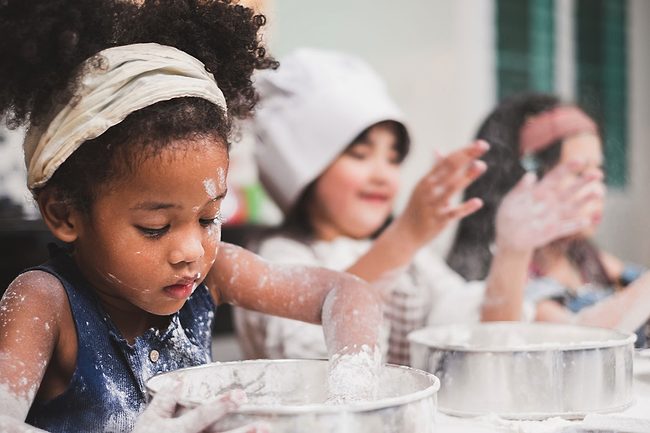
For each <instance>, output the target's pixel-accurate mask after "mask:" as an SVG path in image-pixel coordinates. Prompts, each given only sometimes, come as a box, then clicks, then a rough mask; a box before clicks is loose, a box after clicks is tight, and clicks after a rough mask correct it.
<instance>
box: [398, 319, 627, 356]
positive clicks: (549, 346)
mask: <svg viewBox="0 0 650 433" xmlns="http://www.w3.org/2000/svg"><path fill="white" fill-rule="evenodd" d="M503 327H512V328H515V327H519V328H567V329H568V328H570V329H584V330H588V331H587V332H590V331H594V330H598V331H606V332H608V333H610V335H611V337H610V338H608V339H606V340H585V341H581V342H576V343H531V344H519V345H512V346H507V345H505V346H492V347H491V346H479V347H476V346H471V345H464V344H453V343H440V344H432V343H431V340H430V339H427V338H425V335H429V334H430V333H431V332H432V331H435V330H443V329H445V328H446V329H454V328H466V329H467V330H472V329H476V328H503ZM407 338H408V341H409V343H411V344H414V343H415V344H418V345H421V346H425V347H428V348H431V349H438V350H452V351H458V352H480V353H503V352H545V351H553V350H556V351H562V352H566V351H572V350H585V349H605V348H610V347H619V346H626V345H633V344H634V342H635V341H636V338H637V337H636V334H633V333H627V332H622V331H618V330H615V329H610V328H603V327H597V326H585V325H573V324H565V323H547V322H544V323H540V322H533V323H530V322H523V323H522V322H497V321H495V322H479V323H472V324H460V323H455V324H447V325H432V326H427V327H424V328H421V329H417V330H415V331H412V332H410V333H409V334H408V337H407Z"/></svg>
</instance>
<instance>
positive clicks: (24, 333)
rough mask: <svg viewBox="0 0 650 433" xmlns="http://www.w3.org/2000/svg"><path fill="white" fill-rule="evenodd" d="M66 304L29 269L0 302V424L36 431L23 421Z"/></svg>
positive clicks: (56, 285)
mask: <svg viewBox="0 0 650 433" xmlns="http://www.w3.org/2000/svg"><path fill="white" fill-rule="evenodd" d="M66 305H67V298H66V295H65V292H64V289H63V287H62V286H61V283H60V282H59V281H58V280H57V279H56V278H55V277H54V276H52V275H50V274H48V273H45V272H41V271H31V272H27V273H25V274H22V275H20V276H18V278H16V279H15V280H14V281H13V282H12V283H11V285H10V286H9V287H8V288H7V291H6V292H5V294H4V296H3V297H2V301H0V401H1V402H2V405H0V426H11V427H10V430H4V429H3V430H2V431H15V432H35V431H40V430H38V429H35V428H34V427H31V426H29V425H27V424H25V423H24V420H25V418H26V416H27V412H28V411H29V408H30V406H31V404H32V402H33V401H34V397H35V396H36V392H37V391H38V390H39V387H40V385H41V381H42V379H43V376H44V374H45V371H46V369H47V367H48V365H49V363H50V361H51V358H52V355H53V352H54V350H55V347H56V345H57V342H58V339H59V331H60V327H59V324H60V319H61V317H62V312H63V311H64V308H65V307H66Z"/></svg>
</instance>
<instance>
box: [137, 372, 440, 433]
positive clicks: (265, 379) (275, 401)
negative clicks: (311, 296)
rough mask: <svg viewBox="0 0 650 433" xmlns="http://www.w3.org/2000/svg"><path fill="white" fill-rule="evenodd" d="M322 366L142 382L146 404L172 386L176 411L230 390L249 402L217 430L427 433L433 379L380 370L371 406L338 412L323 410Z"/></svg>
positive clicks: (175, 375) (336, 407) (337, 408)
mask: <svg viewBox="0 0 650 433" xmlns="http://www.w3.org/2000/svg"><path fill="white" fill-rule="evenodd" d="M327 367H328V362H327V361H322V360H256V361H238V362H225V363H214V364H208V365H204V366H200V367H192V368H186V369H181V370H176V371H173V372H170V373H163V374H161V375H158V376H155V377H153V378H151V379H150V380H149V381H148V382H147V390H148V392H149V395H150V396H153V395H155V394H156V393H157V392H160V391H161V390H162V389H165V387H166V386H167V385H168V384H169V382H170V381H176V380H180V382H181V383H182V387H181V388H182V390H181V396H180V403H181V404H182V406H184V407H188V408H191V407H194V406H196V405H197V404H198V403H200V402H203V401H205V400H206V399H210V398H213V397H215V396H216V395H218V394H220V393H222V392H224V391H227V390H231V389H235V388H240V389H243V390H244V391H246V393H247V395H248V399H249V402H248V403H247V404H246V405H243V406H241V407H240V408H239V409H238V410H236V411H235V412H232V413H230V414H228V415H227V416H226V417H225V418H223V419H222V420H221V421H220V422H219V424H218V425H217V427H218V431H221V429H223V430H226V429H232V428H235V427H240V426H243V425H245V424H248V423H251V422H254V421H265V422H267V423H269V424H270V426H271V428H272V431H273V432H274V433H304V432H310V433H346V432H349V433H352V432H354V433H365V432H367V433H382V432H384V433H396V432H399V433H432V432H434V421H435V419H434V416H435V410H436V392H437V391H438V389H439V388H440V382H439V381H438V379H437V378H436V377H435V376H434V375H432V374H430V373H426V372H424V371H418V370H415V369H413V368H408V367H402V366H392V365H388V366H386V367H384V368H383V369H382V374H381V378H380V390H379V395H378V398H377V400H373V401H366V402H355V403H354V404H348V405H341V404H331V403H326V399H327Z"/></svg>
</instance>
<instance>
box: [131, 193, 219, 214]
mask: <svg viewBox="0 0 650 433" xmlns="http://www.w3.org/2000/svg"><path fill="white" fill-rule="evenodd" d="M227 192H228V190H225V191H224V192H222V193H221V194H219V195H218V196H216V197H212V198H211V199H210V200H208V203H214V202H215V201H219V200H222V199H223V198H224V197H225V196H226V193H227ZM180 207H181V206H180V205H177V204H173V203H163V202H157V201H143V202H141V203H138V204H136V205H135V206H133V207H132V208H130V209H129V210H146V211H156V210H163V209H172V208H180Z"/></svg>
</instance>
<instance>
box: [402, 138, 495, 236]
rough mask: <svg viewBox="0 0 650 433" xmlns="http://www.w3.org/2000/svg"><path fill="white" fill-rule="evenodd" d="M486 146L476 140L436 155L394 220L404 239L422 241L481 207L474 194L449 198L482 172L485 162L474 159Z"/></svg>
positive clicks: (484, 143)
mask: <svg viewBox="0 0 650 433" xmlns="http://www.w3.org/2000/svg"><path fill="white" fill-rule="evenodd" d="M488 149H489V145H488V143H487V142H485V141H483V140H478V141H475V142H474V143H472V144H470V145H469V146H466V147H463V148H461V149H459V150H456V151H455V152H452V153H450V154H449V155H447V156H444V157H440V158H438V160H437V161H436V163H435V164H434V166H433V168H432V169H431V170H430V171H429V173H427V174H426V175H425V176H424V177H423V178H422V179H420V181H419V182H418V184H417V185H416V187H415V189H414V190H413V192H412V193H411V197H410V199H409V202H408V204H407V206H406V209H405V210H404V212H403V213H402V215H401V216H400V217H399V220H398V221H396V223H397V224H398V225H399V226H401V227H402V231H403V232H404V234H405V235H406V236H408V237H407V238H406V239H411V240H413V241H414V242H417V243H419V244H421V245H424V244H426V243H428V242H429V241H430V240H431V239H433V238H434V237H435V236H436V235H437V234H438V233H440V232H441V231H442V230H443V229H444V228H445V227H446V226H447V224H449V223H450V222H452V221H454V220H457V219H461V218H464V217H466V216H467V215H469V214H471V213H473V212H476V211H477V210H478V209H480V208H481V206H482V205H483V202H482V201H481V200H480V199H478V198H472V199H470V200H467V201H466V202H464V203H461V204H458V205H452V204H451V203H450V201H451V198H452V197H453V196H454V195H456V194H457V193H459V192H461V191H463V190H464V189H465V188H467V186H468V185H469V184H471V183H472V182H474V180H476V178H478V177H479V176H480V175H481V174H483V173H484V172H485V169H486V167H487V166H486V165H485V163H484V162H483V161H479V160H477V159H478V158H480V157H481V156H482V155H483V154H484V153H485V152H487V150H488Z"/></svg>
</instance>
